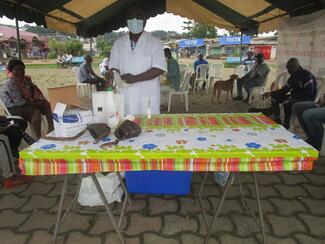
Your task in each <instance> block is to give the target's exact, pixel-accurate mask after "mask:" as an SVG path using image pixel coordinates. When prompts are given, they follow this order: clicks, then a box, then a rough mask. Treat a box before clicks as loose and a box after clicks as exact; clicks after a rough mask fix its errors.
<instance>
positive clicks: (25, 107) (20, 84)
mask: <svg viewBox="0 0 325 244" xmlns="http://www.w3.org/2000/svg"><path fill="white" fill-rule="evenodd" d="M7 69H8V72H9V77H10V78H9V80H7V81H6V83H5V84H4V85H3V87H2V90H1V92H0V97H1V99H2V101H3V102H4V104H5V106H6V107H7V108H8V110H9V112H10V113H11V114H12V115H17V116H21V117H22V118H23V119H25V120H26V121H28V122H30V124H31V126H32V127H33V129H34V131H35V134H36V136H37V139H39V138H40V137H41V121H42V114H43V115H45V116H46V120H47V123H48V133H49V132H51V131H52V130H53V129H54V127H53V119H52V111H51V106H50V104H49V102H48V101H47V100H46V99H45V97H44V96H43V94H42V92H41V91H40V89H39V88H38V87H37V86H36V85H35V84H33V82H32V80H31V78H30V77H28V76H25V64H24V63H23V62H22V61H21V60H17V59H12V60H10V61H9V64H8V67H7Z"/></svg>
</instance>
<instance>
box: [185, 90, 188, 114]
mask: <svg viewBox="0 0 325 244" xmlns="http://www.w3.org/2000/svg"><path fill="white" fill-rule="evenodd" d="M185 109H186V112H188V94H187V93H186V94H185Z"/></svg>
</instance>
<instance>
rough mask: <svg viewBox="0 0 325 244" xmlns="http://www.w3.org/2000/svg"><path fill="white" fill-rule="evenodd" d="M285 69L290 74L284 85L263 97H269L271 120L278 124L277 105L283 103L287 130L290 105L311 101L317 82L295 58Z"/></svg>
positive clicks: (278, 108) (278, 112)
mask: <svg viewBox="0 0 325 244" xmlns="http://www.w3.org/2000/svg"><path fill="white" fill-rule="evenodd" d="M286 68H287V70H288V73H289V74H290V78H289V79H288V81H287V83H286V85H285V86H284V87H282V88H281V89H279V90H277V91H272V92H268V93H265V94H264V96H271V101H272V112H273V119H274V121H276V122H277V123H279V124H281V119H280V106H279V104H280V103H283V110H284V127H285V128H286V129H288V128H289V123H290V117H291V108H292V105H293V104H295V103H296V102H302V101H313V100H314V99H315V97H316V93H317V82H316V79H315V77H314V76H313V74H312V73H310V72H309V71H307V70H305V69H303V68H302V67H301V66H300V64H299V61H298V59H296V58H291V59H289V61H288V62H287V65H286ZM288 93H290V94H288Z"/></svg>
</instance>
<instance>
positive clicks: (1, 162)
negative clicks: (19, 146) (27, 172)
mask: <svg viewBox="0 0 325 244" xmlns="http://www.w3.org/2000/svg"><path fill="white" fill-rule="evenodd" d="M0 155H1V158H0V176H2V177H4V178H9V177H11V176H13V175H14V174H15V173H16V172H17V170H16V165H15V159H14V157H13V156H12V151H11V148H10V144H9V140H8V137H7V136H5V135H3V134H0Z"/></svg>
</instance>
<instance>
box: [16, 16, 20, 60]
mask: <svg viewBox="0 0 325 244" xmlns="http://www.w3.org/2000/svg"><path fill="white" fill-rule="evenodd" d="M15 20H16V33H17V49H18V55H19V59H20V60H21V46H20V35H19V23H18V19H17V18H15Z"/></svg>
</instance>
